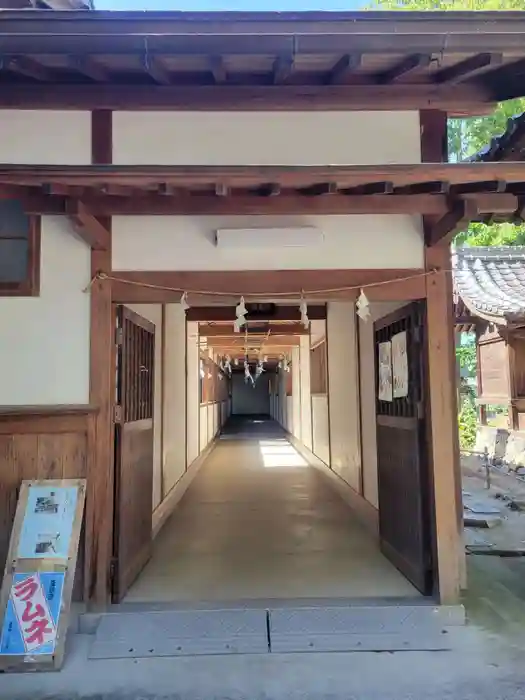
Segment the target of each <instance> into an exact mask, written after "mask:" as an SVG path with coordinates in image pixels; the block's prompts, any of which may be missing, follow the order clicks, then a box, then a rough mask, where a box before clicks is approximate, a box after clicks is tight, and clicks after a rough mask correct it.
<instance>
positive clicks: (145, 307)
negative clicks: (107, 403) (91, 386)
mask: <svg viewBox="0 0 525 700" xmlns="http://www.w3.org/2000/svg"><path fill="white" fill-rule="evenodd" d="M126 306H127V307H128V308H129V309H131V310H132V311H134V312H135V313H136V314H138V315H139V316H142V317H143V318H146V319H147V320H148V321H151V323H153V324H155V377H154V386H153V500H152V507H153V510H155V508H156V507H157V506H158V505H159V504H160V502H161V500H162V421H163V407H162V373H163V367H162V362H163V358H162V304H126Z"/></svg>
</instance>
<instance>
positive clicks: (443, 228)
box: [425, 199, 480, 246]
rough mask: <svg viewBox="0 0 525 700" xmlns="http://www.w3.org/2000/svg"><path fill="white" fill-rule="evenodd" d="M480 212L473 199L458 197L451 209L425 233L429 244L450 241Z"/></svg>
mask: <svg viewBox="0 0 525 700" xmlns="http://www.w3.org/2000/svg"><path fill="white" fill-rule="evenodd" d="M479 214H480V211H479V208H478V205H477V203H476V201H475V200H472V199H458V200H455V201H454V202H453V203H452V204H451V209H450V211H448V212H447V213H446V214H445V215H444V216H442V217H441V218H440V219H438V221H436V222H435V223H434V224H432V225H431V226H430V227H429V229H428V231H426V233H425V237H426V242H427V245H429V246H433V245H435V244H436V243H439V242H440V241H442V242H447V243H450V242H451V241H452V239H453V238H454V236H456V234H458V233H461V232H462V231H464V230H465V229H466V228H468V226H469V224H470V223H471V222H472V221H474V220H475V219H476V218H477V217H478V216H479Z"/></svg>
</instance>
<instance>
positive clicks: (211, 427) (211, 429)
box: [206, 403, 215, 445]
mask: <svg viewBox="0 0 525 700" xmlns="http://www.w3.org/2000/svg"><path fill="white" fill-rule="evenodd" d="M214 437H215V404H213V403H209V404H208V442H207V443H206V444H207V445H208V444H209V443H210V442H211V440H213V438H214Z"/></svg>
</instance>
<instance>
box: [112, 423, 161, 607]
mask: <svg viewBox="0 0 525 700" xmlns="http://www.w3.org/2000/svg"><path fill="white" fill-rule="evenodd" d="M152 472H153V421H152V420H151V419H150V420H148V419H145V420H140V421H135V422H133V423H124V424H123V425H122V428H121V470H120V484H119V502H118V509H119V513H118V519H119V538H118V543H117V562H118V565H117V572H116V576H117V581H116V585H117V590H118V591H120V592H121V593H120V597H122V596H123V595H124V592H125V591H127V590H128V588H129V587H130V585H131V584H132V583H133V582H134V581H135V579H136V578H137V576H138V575H139V574H140V572H141V571H142V569H143V568H144V566H145V564H146V563H147V561H148V560H149V558H150V556H151V546H152V540H151V528H152V522H151V512H152V500H153V499H152V491H153V479H152Z"/></svg>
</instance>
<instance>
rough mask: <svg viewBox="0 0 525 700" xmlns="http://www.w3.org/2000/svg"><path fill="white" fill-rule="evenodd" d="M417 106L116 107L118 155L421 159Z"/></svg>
mask: <svg viewBox="0 0 525 700" xmlns="http://www.w3.org/2000/svg"><path fill="white" fill-rule="evenodd" d="M419 129H420V126H419V115H418V112H417V111H413V112H259V113H258V112H146V111H144V112H142V111H140V112H114V115H113V159H114V162H115V163H117V164H126V165H132V164H137V165H150V164H152V163H158V164H160V165H170V164H178V165H365V164H380V165H381V164H384V163H418V162H420V160H421V150H420V131H419Z"/></svg>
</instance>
